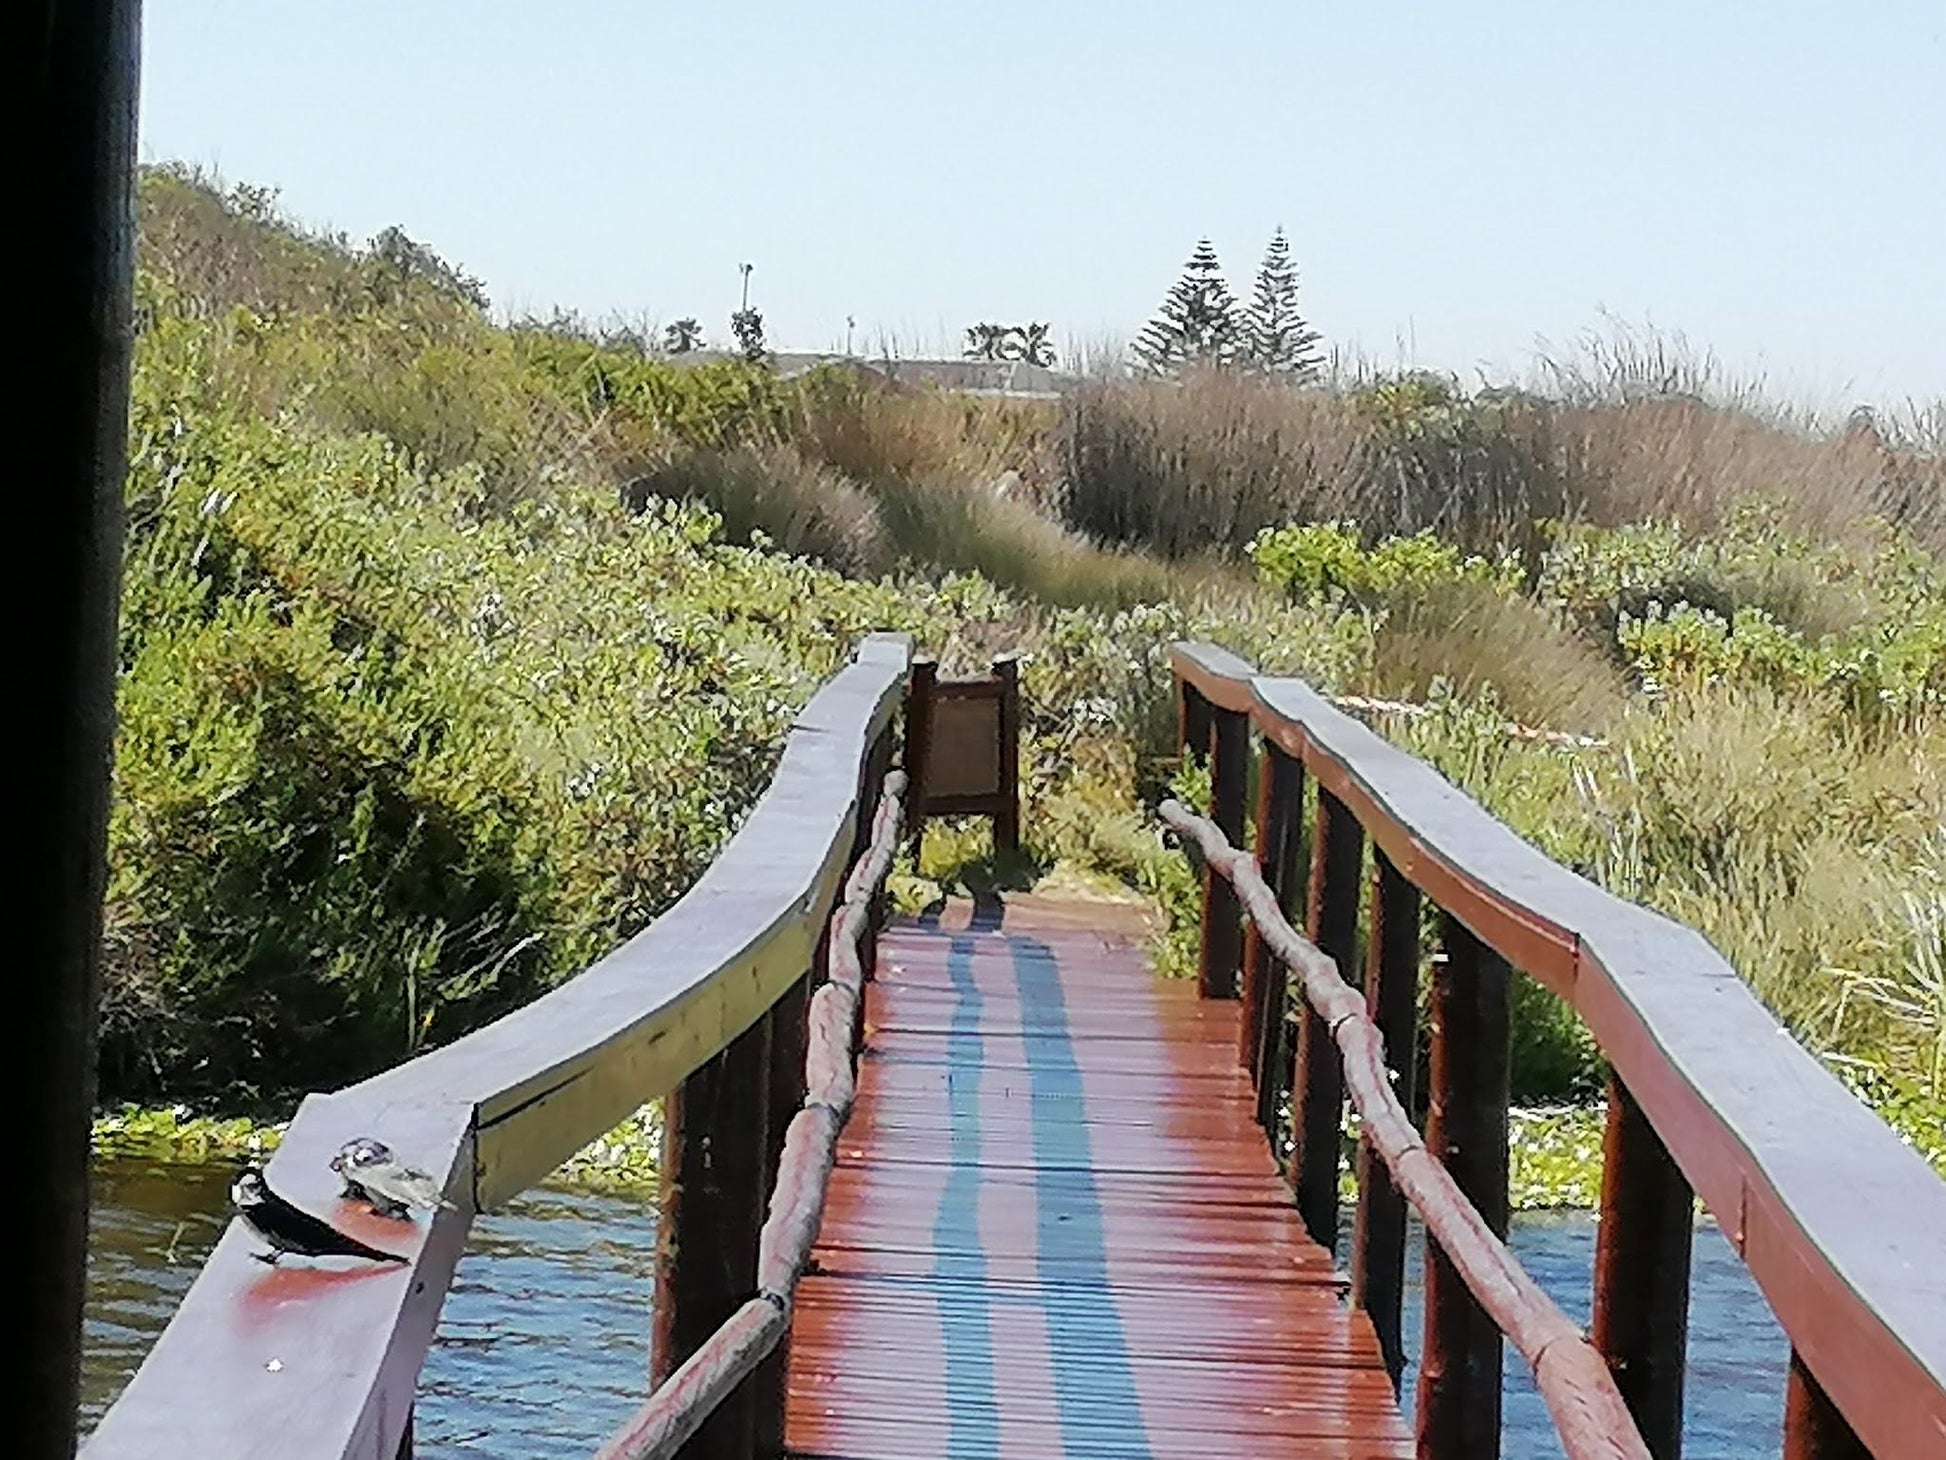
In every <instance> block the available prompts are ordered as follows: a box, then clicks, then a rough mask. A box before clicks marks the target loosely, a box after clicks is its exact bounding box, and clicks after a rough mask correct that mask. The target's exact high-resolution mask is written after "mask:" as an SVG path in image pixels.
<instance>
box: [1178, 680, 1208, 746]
mask: <svg viewBox="0 0 1946 1460" xmlns="http://www.w3.org/2000/svg"><path fill="white" fill-rule="evenodd" d="M1209 734H1210V702H1209V701H1208V700H1207V699H1205V698H1204V697H1203V692H1202V691H1201V690H1199V689H1197V688H1196V686H1195V685H1193V684H1191V683H1190V682H1189V681H1188V680H1186V679H1178V680H1177V681H1176V745H1177V748H1178V749H1180V750H1181V751H1182V753H1183V754H1184V755H1186V756H1188V757H1189V758H1190V759H1191V760H1194V761H1197V762H1199V763H1200V762H1201V761H1203V760H1206V759H1207V758H1208V756H1209Z"/></svg>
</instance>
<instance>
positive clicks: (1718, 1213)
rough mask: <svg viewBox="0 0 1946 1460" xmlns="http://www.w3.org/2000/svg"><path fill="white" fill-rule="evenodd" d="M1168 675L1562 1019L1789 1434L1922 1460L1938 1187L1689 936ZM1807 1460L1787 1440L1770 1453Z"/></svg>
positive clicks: (1935, 1410) (1265, 702) (1939, 1368)
mask: <svg viewBox="0 0 1946 1460" xmlns="http://www.w3.org/2000/svg"><path fill="white" fill-rule="evenodd" d="M1173 662H1174V668H1175V673H1176V676H1177V679H1178V682H1179V685H1180V687H1181V691H1182V693H1183V695H1184V697H1185V704H1186V705H1187V706H1190V707H1191V708H1192V709H1193V708H1194V707H1195V702H1198V701H1199V702H1200V704H1201V706H1203V707H1215V708H1216V709H1217V710H1221V711H1228V712H1231V713H1244V714H1247V715H1248V717H1249V719H1250V721H1251V723H1252V724H1253V726H1254V727H1255V729H1256V730H1257V731H1258V732H1259V734H1260V735H1261V736H1262V738H1263V740H1264V742H1265V744H1266V745H1267V746H1269V747H1272V748H1273V749H1274V750H1275V751H1276V752H1277V753H1279V754H1282V755H1284V756H1287V757H1289V758H1290V759H1291V760H1292V761H1293V762H1295V763H1296V764H1298V765H1300V766H1301V767H1302V768H1303V770H1304V771H1305V772H1307V773H1308V774H1309V775H1310V776H1311V777H1312V778H1313V779H1314V780H1315V781H1316V783H1317V785H1318V787H1319V789H1320V792H1321V793H1322V795H1323V797H1324V798H1326V799H1328V800H1330V801H1334V802H1336V803H1338V804H1340V805H1342V806H1343V807H1345V808H1348V810H1349V811H1350V813H1351V815H1352V816H1353V817H1354V818H1355V819H1356V822H1357V823H1358V826H1359V827H1361V828H1362V830H1363V833H1364V835H1365V836H1366V837H1368V838H1369V839H1370V841H1371V843H1372V846H1373V849H1374V851H1375V852H1376V853H1377V854H1379V855H1380V857H1381V859H1382V860H1383V861H1384V862H1385V863H1386V864H1387V865H1389V866H1390V867H1391V868H1393V869H1396V872H1397V873H1398V874H1399V875H1401V876H1402V877H1403V878H1405V879H1406V880H1407V881H1409V882H1410V883H1411V884H1412V885H1413V886H1416V887H1417V888H1418V889H1419V890H1420V891H1421V892H1423V893H1424V894H1425V896H1426V897H1428V898H1430V899H1431V900H1432V901H1433V902H1435V903H1436V904H1437V905H1438V907H1439V908H1440V909H1442V910H1443V911H1444V912H1445V913H1446V914H1448V915H1449V916H1450V918H1452V919H1453V920H1455V921H1456V923H1457V924H1458V925H1462V926H1463V928H1464V929H1465V930H1467V931H1468V932H1469V933H1470V935H1471V936H1473V937H1475V938H1477V939H1478V940H1479V943H1480V944H1482V945H1484V946H1485V947H1486V948H1487V949H1489V950H1492V952H1493V953H1495V954H1497V955H1498V956H1500V957H1502V958H1504V959H1505V960H1506V961H1507V962H1508V963H1510V964H1511V965H1512V966H1513V967H1514V968H1516V969H1518V970H1520V971H1522V972H1525V973H1527V974H1529V975H1531V976H1533V977H1534V978H1536V979H1538V980H1540V981H1541V982H1542V983H1544V984H1545V985H1546V986H1547V987H1548V988H1550V989H1551V990H1553V992H1554V993H1556V994H1557V995H1559V996H1560V997H1561V998H1562V999H1563V1000H1565V1001H1566V1002H1567V1003H1569V1004H1570V1005H1571V1006H1572V1007H1573V1008H1574V1009H1575V1010H1576V1012H1577V1013H1578V1014H1579V1015H1580V1017H1581V1018H1582V1020H1583V1021H1584V1022H1585V1023H1586V1025H1587V1027H1588V1029H1589V1030H1590V1032H1591V1033H1592V1034H1593V1036H1594V1038H1595V1040H1596V1042H1597V1043H1598V1045H1599V1046H1600V1048H1601V1051H1602V1053H1603V1055H1604V1056H1605V1057H1606V1058H1607V1059H1608V1061H1609V1062H1610V1064H1611V1065H1612V1066H1613V1069H1614V1072H1615V1076H1616V1082H1617V1088H1616V1091H1615V1093H1614V1095H1613V1096H1611V1100H1610V1122H1611V1131H1610V1150H1611V1151H1613V1150H1615V1149H1616V1148H1617V1145H1618V1143H1621V1138H1620V1137H1618V1134H1617V1128H1618V1126H1621V1127H1623V1128H1625V1122H1626V1120H1627V1118H1628V1112H1629V1110H1630V1108H1631V1107H1633V1108H1636V1109H1639V1112H1640V1115H1641V1116H1642V1117H1644V1118H1645V1122H1646V1128H1647V1132H1648V1136H1649V1139H1650V1140H1651V1141H1653V1142H1657V1143H1659V1144H1660V1146H1662V1147H1665V1148H1666V1151H1667V1154H1668V1156H1669V1157H1670V1158H1672V1159H1673V1163H1674V1167H1675V1168H1676V1169H1678V1170H1679V1172H1680V1177H1681V1178H1683V1179H1686V1181H1687V1183H1688V1185H1689V1186H1691V1187H1693V1188H1694V1191H1695V1193H1696V1194H1697V1195H1698V1196H1699V1197H1701V1199H1702V1201H1703V1202H1704V1204H1705V1206H1707V1207H1708V1209H1709V1211H1710V1212H1711V1214H1712V1215H1714V1216H1715V1217H1716V1219H1717V1221H1718V1223H1719V1224H1720V1225H1721V1227H1722V1230H1723V1232H1724V1235H1725V1236H1726V1237H1727V1238H1728V1239H1729V1241H1730V1242H1731V1244H1732V1245H1733V1246H1734V1247H1735V1249H1736V1251H1737V1252H1738V1254H1739V1255H1740V1256H1741V1257H1742V1259H1743V1261H1744V1263H1745V1264H1746V1266H1747V1267H1748V1268H1749V1270H1750V1272H1751V1274H1752V1276H1753V1277H1754V1278H1755V1280H1756V1282H1757V1284H1758V1286H1759V1288H1760V1289H1761V1290H1762V1291H1763V1293H1764V1296H1765V1298H1766V1300H1767V1301H1768V1302H1769V1304H1770V1307H1771V1309H1772V1311H1773V1312H1774V1313H1775V1314H1776V1316H1777V1319H1778V1322H1779V1323H1780V1324H1781V1325H1782V1327H1783V1328H1784V1331H1785V1332H1786V1334H1787V1335H1788V1336H1789V1338H1790V1341H1791V1344H1792V1346H1793V1351H1794V1363H1793V1385H1794V1392H1793V1398H1792V1405H1791V1412H1792V1414H1793V1415H1796V1414H1798V1413H1800V1412H1808V1413H1815V1414H1818V1415H1820V1416H1822V1418H1821V1419H1819V1420H1818V1421H1817V1422H1818V1423H1822V1424H1833V1423H1841V1424H1843V1425H1845V1426H1848V1427H1849V1430H1850V1431H1852V1432H1855V1435H1856V1442H1855V1443H1862V1445H1863V1446H1864V1447H1865V1448H1866V1449H1867V1450H1869V1452H1870V1453H1872V1454H1874V1455H1878V1456H1881V1457H1894V1456H1916V1455H1926V1454H1934V1453H1940V1452H1941V1447H1942V1446H1946V1261H1943V1260H1942V1255H1943V1254H1946V1247H1942V1243H1943V1242H1946V1235H1943V1234H1946V1183H1942V1182H1941V1181H1940V1179H1939V1178H1938V1176H1937V1175H1936V1174H1935V1173H1934V1172H1933V1171H1932V1170H1931V1168H1930V1167H1928V1166H1927V1165H1926V1163H1925V1162H1924V1161H1923V1160H1922V1159H1921V1158H1920V1157H1919V1156H1918V1155H1917V1154H1916V1153H1915V1152H1913V1151H1912V1150H1911V1149H1910V1148H1908V1147H1907V1146H1906V1145H1905V1144H1903V1143H1902V1142H1901V1141H1900V1140H1899V1139H1898V1138H1897V1136H1895V1135H1894V1134H1893V1133H1892V1131H1891V1130H1890V1129H1888V1128H1887V1127H1886V1126H1885V1125H1884V1124H1883V1123H1882V1122H1881V1121H1879V1120H1878V1119H1877V1118H1876V1117H1875V1116H1874V1115H1873V1114H1872V1112H1871V1111H1870V1110H1869V1109H1867V1108H1866V1107H1865V1106H1864V1105H1863V1104H1862V1103H1861V1102H1859V1101H1858V1100H1857V1099H1855V1098H1854V1097H1853V1096H1852V1095H1851V1094H1850V1092H1849V1091H1847V1090H1846V1089H1845V1088H1844V1086H1843V1085H1842V1084H1840V1083H1839V1082H1838V1080H1837V1079H1835V1078H1834V1077H1833V1076H1832V1075H1831V1074H1830V1073H1829V1072H1828V1071H1826V1070H1825V1069H1824V1068H1823V1067H1822V1066H1821V1065H1819V1064H1818V1062H1817V1061H1816V1060H1815V1059H1813V1058H1812V1057H1811V1056H1810V1055H1809V1054H1808V1053H1807V1052H1806V1051H1805V1050H1804V1049H1803V1048H1802V1047H1801V1046H1800V1045H1799V1044H1798V1043H1797V1042H1796V1040H1794V1039H1792V1038H1791V1037H1790V1035H1789V1033H1788V1032H1787V1031H1786V1030H1784V1029H1783V1028H1781V1027H1780V1026H1779V1024H1778V1022H1777V1020H1776V1018H1775V1017H1774V1016H1773V1015H1772V1014H1770V1012H1769V1011H1768V1010H1766V1009H1765V1008H1764V1007H1763V1005H1762V1004H1761V1003H1760V1002H1759V1001H1758V1000H1757V999H1756V997H1755V996H1754V995H1753V994H1752V993H1751V992H1750V990H1749V987H1748V986H1747V985H1746V984H1745V983H1744V982H1743V980H1742V979H1741V978H1739V977H1738V976H1737V974H1736V971H1735V970H1734V969H1732V968H1731V967H1730V966H1729V964H1727V963H1726V962H1725V961H1724V960H1723V958H1722V957H1721V955H1719V954H1718V953H1717V952H1716V950H1715V949H1714V948H1712V947H1711V946H1710V945H1709V943H1708V942H1707V941H1706V940H1705V939H1704V938H1703V937H1702V936H1701V935H1700V934H1699V933H1697V932H1695V931H1694V930H1693V929H1690V928H1687V927H1684V926H1682V925H1681V924H1678V923H1675V922H1672V921H1670V920H1669V919H1667V918H1665V917H1662V916H1660V915H1658V914H1656V913H1653V912H1650V911H1648V910H1646V909H1644V908H1641V907H1638V906H1636V905H1634V904H1631V903H1628V902H1625V901H1623V900H1621V899H1620V898H1617V897H1615V896H1613V895H1611V894H1610V893H1608V892H1606V891H1604V890H1603V889H1601V888H1599V887H1596V886H1595V885H1594V884H1592V883H1590V882H1588V881H1586V880H1585V879H1583V878H1581V877H1579V876H1577V875H1576V874H1574V873H1572V872H1570V871H1569V870H1568V869H1566V868H1565V867H1562V866H1560V865H1559V864H1557V863H1555V862H1553V861H1551V860H1550V859H1549V858H1547V857H1546V856H1544V855H1543V854H1542V853H1541V852H1539V851H1538V850H1536V849H1535V848H1534V847H1532V846H1531V845H1529V844H1528V843H1527V842H1525V841H1523V840H1522V839H1521V838H1520V837H1518V836H1516V835H1515V834H1514V833H1513V832H1512V831H1511V830H1509V829H1508V828H1507V827H1506V826H1504V825H1502V824H1501V823H1500V822H1498V821H1496V820H1495V819H1494V818H1493V817H1491V816H1489V815H1488V814H1487V813H1486V812H1485V811H1483V810H1482V809H1481V808H1480V807H1479V806H1478V805H1477V804H1476V803H1475V802H1473V801H1472V800H1471V799H1470V798H1468V797H1467V796H1465V795H1464V794H1462V793H1461V792H1459V791H1458V790H1456V789H1455V788H1454V787H1452V786H1451V785H1450V784H1448V783H1447V782H1446V781H1445V780H1443V779H1442V778H1441V777H1440V776H1439V775H1438V774H1437V773H1436V772H1434V771H1433V770H1432V769H1431V768H1430V767H1428V766H1426V765H1424V764H1423V763H1421V762H1420V761H1418V760H1416V759H1415V758H1413V757H1412V756H1410V755H1408V754H1407V753H1405V752H1404V751H1402V750H1400V749H1398V748H1397V747H1396V746H1393V745H1392V744H1390V743H1389V742H1387V741H1385V740H1384V739H1382V738H1381V737H1379V736H1378V735H1376V734H1374V733H1373V732H1372V731H1371V730H1369V729H1368V728H1366V727H1365V726H1364V725H1361V724H1359V723H1358V722H1357V721H1355V720H1353V719H1352V718H1350V717H1349V716H1347V715H1344V714H1342V713H1340V712H1339V711H1337V710H1335V709H1334V708H1332V707H1331V706H1330V705H1329V704H1328V703H1326V702H1325V701H1324V700H1323V699H1322V698H1321V697H1320V696H1319V695H1317V694H1316V693H1315V692H1313V691H1312V690H1311V689H1310V688H1308V687H1307V686H1306V685H1304V684H1303V683H1301V682H1300V681H1297V680H1293V679H1278V678H1268V677H1261V676H1258V675H1257V674H1256V673H1255V671H1254V670H1253V669H1252V667H1251V666H1250V665H1249V664H1247V663H1246V662H1245V661H1243V660H1241V659H1239V658H1237V657H1236V656H1235V655H1233V654H1229V653H1227V652H1225V651H1223V650H1221V649H1215V648H1212V647H1211V646H1208V645H1201V644H1182V645H1178V646H1177V647H1176V649H1175V651H1174V653H1173ZM1201 713H1203V714H1205V715H1207V714H1208V713H1209V711H1208V709H1207V708H1204V709H1203V710H1202V711H1201ZM1186 718H1187V717H1186ZM1265 1043H1266V1044H1268V1043H1270V1041H1268V1040H1266V1041H1265ZM1331 1159H1332V1161H1333V1163H1334V1164H1335V1160H1336V1155H1335V1152H1334V1153H1332V1157H1331ZM1609 1215H1611V1216H1613V1215H1616V1211H1611V1212H1610V1213H1609ZM1682 1262H1683V1264H1684V1271H1685V1272H1686V1262H1687V1257H1686V1251H1685V1253H1684V1255H1683V1258H1682ZM1638 1277H1641V1278H1646V1274H1638ZM1626 1278H1627V1274H1626V1273H1624V1274H1622V1280H1626ZM1600 1306H1601V1301H1600V1295H1599V1294H1598V1299H1597V1308H1598V1309H1599V1308H1600ZM1675 1317H1676V1320H1677V1322H1678V1323H1679V1322H1680V1318H1681V1314H1680V1312H1678V1313H1677V1314H1676V1315H1675ZM1598 1326H1599V1325H1598ZM1677 1337H1678V1338H1679V1337H1680V1333H1679V1332H1678V1334H1677ZM1612 1358H1613V1356H1612V1355H1611V1361H1612ZM1677 1362H1678V1363H1679V1362H1680V1349H1679V1347H1678V1350H1677ZM1804 1385H1810V1386H1811V1387H1812V1388H1813V1389H1815V1391H1816V1392H1815V1393H1810V1394H1808V1396H1806V1395H1800V1394H1798V1393H1797V1392H1796V1391H1797V1389H1798V1388H1801V1387H1802V1386H1804ZM1678 1392H1679V1391H1678ZM1837 1416H1841V1417H1842V1418H1841V1419H1838V1418H1836V1417H1837ZM1639 1417H1640V1415H1639V1413H1638V1418H1639ZM1652 1443H1653V1442H1652ZM1811 1443H1812V1441H1811V1440H1810V1439H1807V1438H1806V1437H1805V1436H1802V1435H1795V1434H1794V1435H1793V1436H1791V1437H1789V1438H1788V1439H1787V1453H1798V1454H1810V1453H1812V1450H1811V1449H1810V1448H1807V1446H1809V1445H1810V1444H1811ZM1833 1443H1834V1444H1835V1443H1838V1441H1836V1440H1835V1439H1834V1440H1833ZM1792 1447H1795V1448H1792ZM1830 1453H1834V1454H1835V1453H1839V1451H1838V1450H1837V1449H1836V1448H1834V1449H1833V1450H1831V1451H1830Z"/></svg>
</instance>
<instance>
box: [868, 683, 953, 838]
mask: <svg viewBox="0 0 1946 1460" xmlns="http://www.w3.org/2000/svg"><path fill="white" fill-rule="evenodd" d="M938 682H939V666H938V665H937V664H935V663H934V662H933V661H932V660H930V659H915V660H913V661H912V677H911V679H910V680H908V681H907V682H906V691H905V749H904V760H905V775H906V808H905V831H906V835H907V836H908V837H910V838H911V839H912V845H913V846H914V847H915V848H916V847H917V846H918V845H919V843H920V840H921V838H922V837H923V836H924V835H925V830H926V763H927V761H928V759H929V758H930V757H931V754H932V700H933V690H934V686H935V685H937V684H938ZM867 797H868V798H870V799H876V797H877V792H875V791H871V790H870V789H869V787H868V788H867ZM866 825H867V826H868V827H869V825H870V823H869V822H867V823H866Z"/></svg>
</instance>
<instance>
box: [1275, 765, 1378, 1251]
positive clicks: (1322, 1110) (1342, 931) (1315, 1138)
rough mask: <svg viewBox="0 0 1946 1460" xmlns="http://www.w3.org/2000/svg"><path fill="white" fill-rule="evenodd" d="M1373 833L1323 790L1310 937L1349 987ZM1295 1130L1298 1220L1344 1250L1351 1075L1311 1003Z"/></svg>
mask: <svg viewBox="0 0 1946 1460" xmlns="http://www.w3.org/2000/svg"><path fill="white" fill-rule="evenodd" d="M1364 858H1365V832H1364V829H1363V828H1362V827H1360V826H1359V824H1358V818H1357V817H1355V816H1353V815H1352V814H1351V812H1350V810H1349V809H1347V808H1346V806H1345V803H1344V802H1342V801H1340V800H1339V799H1338V798H1337V797H1336V796H1334V795H1332V794H1331V793H1330V792H1329V791H1327V790H1325V789H1324V788H1323V787H1322V786H1320V787H1319V788H1318V819H1317V835H1316V836H1315V838H1314V839H1313V840H1312V843H1311V897H1310V915H1309V917H1308V919H1307V920H1306V927H1307V930H1308V936H1309V938H1310V940H1311V941H1312V942H1313V943H1315V944H1316V945H1317V946H1318V948H1319V950H1320V951H1321V952H1323V953H1324V955H1325V956H1326V957H1328V958H1330V959H1331V960H1332V961H1334V962H1335V963H1336V964H1337V965H1338V972H1339V974H1340V976H1341V977H1343V978H1344V980H1345V982H1346V983H1350V982H1352V980H1353V979H1355V978H1356V977H1357V975H1358V873H1359V868H1360V867H1361V866H1362V865H1363V863H1364ZM1292 1089H1293V1091H1294V1092H1295V1094H1294V1097H1293V1100H1294V1105H1293V1109H1292V1111H1291V1125H1292V1128H1293V1133H1294V1136H1295V1139H1296V1142H1297V1157H1296V1173H1297V1174H1296V1176H1295V1178H1294V1180H1293V1183H1292V1184H1293V1186H1294V1187H1295V1188H1296V1194H1297V1211H1298V1215H1299V1216H1301V1217H1302V1218H1303V1219H1304V1227H1305V1230H1306V1231H1308V1232H1309V1233H1310V1234H1311V1240H1312V1241H1314V1242H1316V1243H1317V1244H1318V1245H1319V1246H1321V1247H1323V1248H1324V1250H1325V1251H1327V1252H1335V1251H1337V1248H1338V1148H1339V1141H1340V1137H1341V1133H1342V1131H1343V1129H1344V1109H1345V1075H1344V1068H1343V1066H1342V1065H1341V1064H1340V1063H1339V1056H1338V1046H1337V1045H1336V1044H1334V1043H1333V1042H1332V1040H1331V1030H1330V1028H1329V1027H1328V1026H1327V1025H1326V1024H1325V1022H1324V1020H1323V1019H1321V1018H1319V1017H1318V1013H1317V1011H1316V1010H1315V1009H1313V1008H1311V1007H1310V1005H1309V1004H1308V1003H1307V1004H1306V1005H1305V1006H1304V1009H1303V1012H1302V1013H1301V1014H1300V1015H1299V1018H1298V1035H1297V1070H1296V1074H1295V1075H1294V1077H1293V1084H1292Z"/></svg>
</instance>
